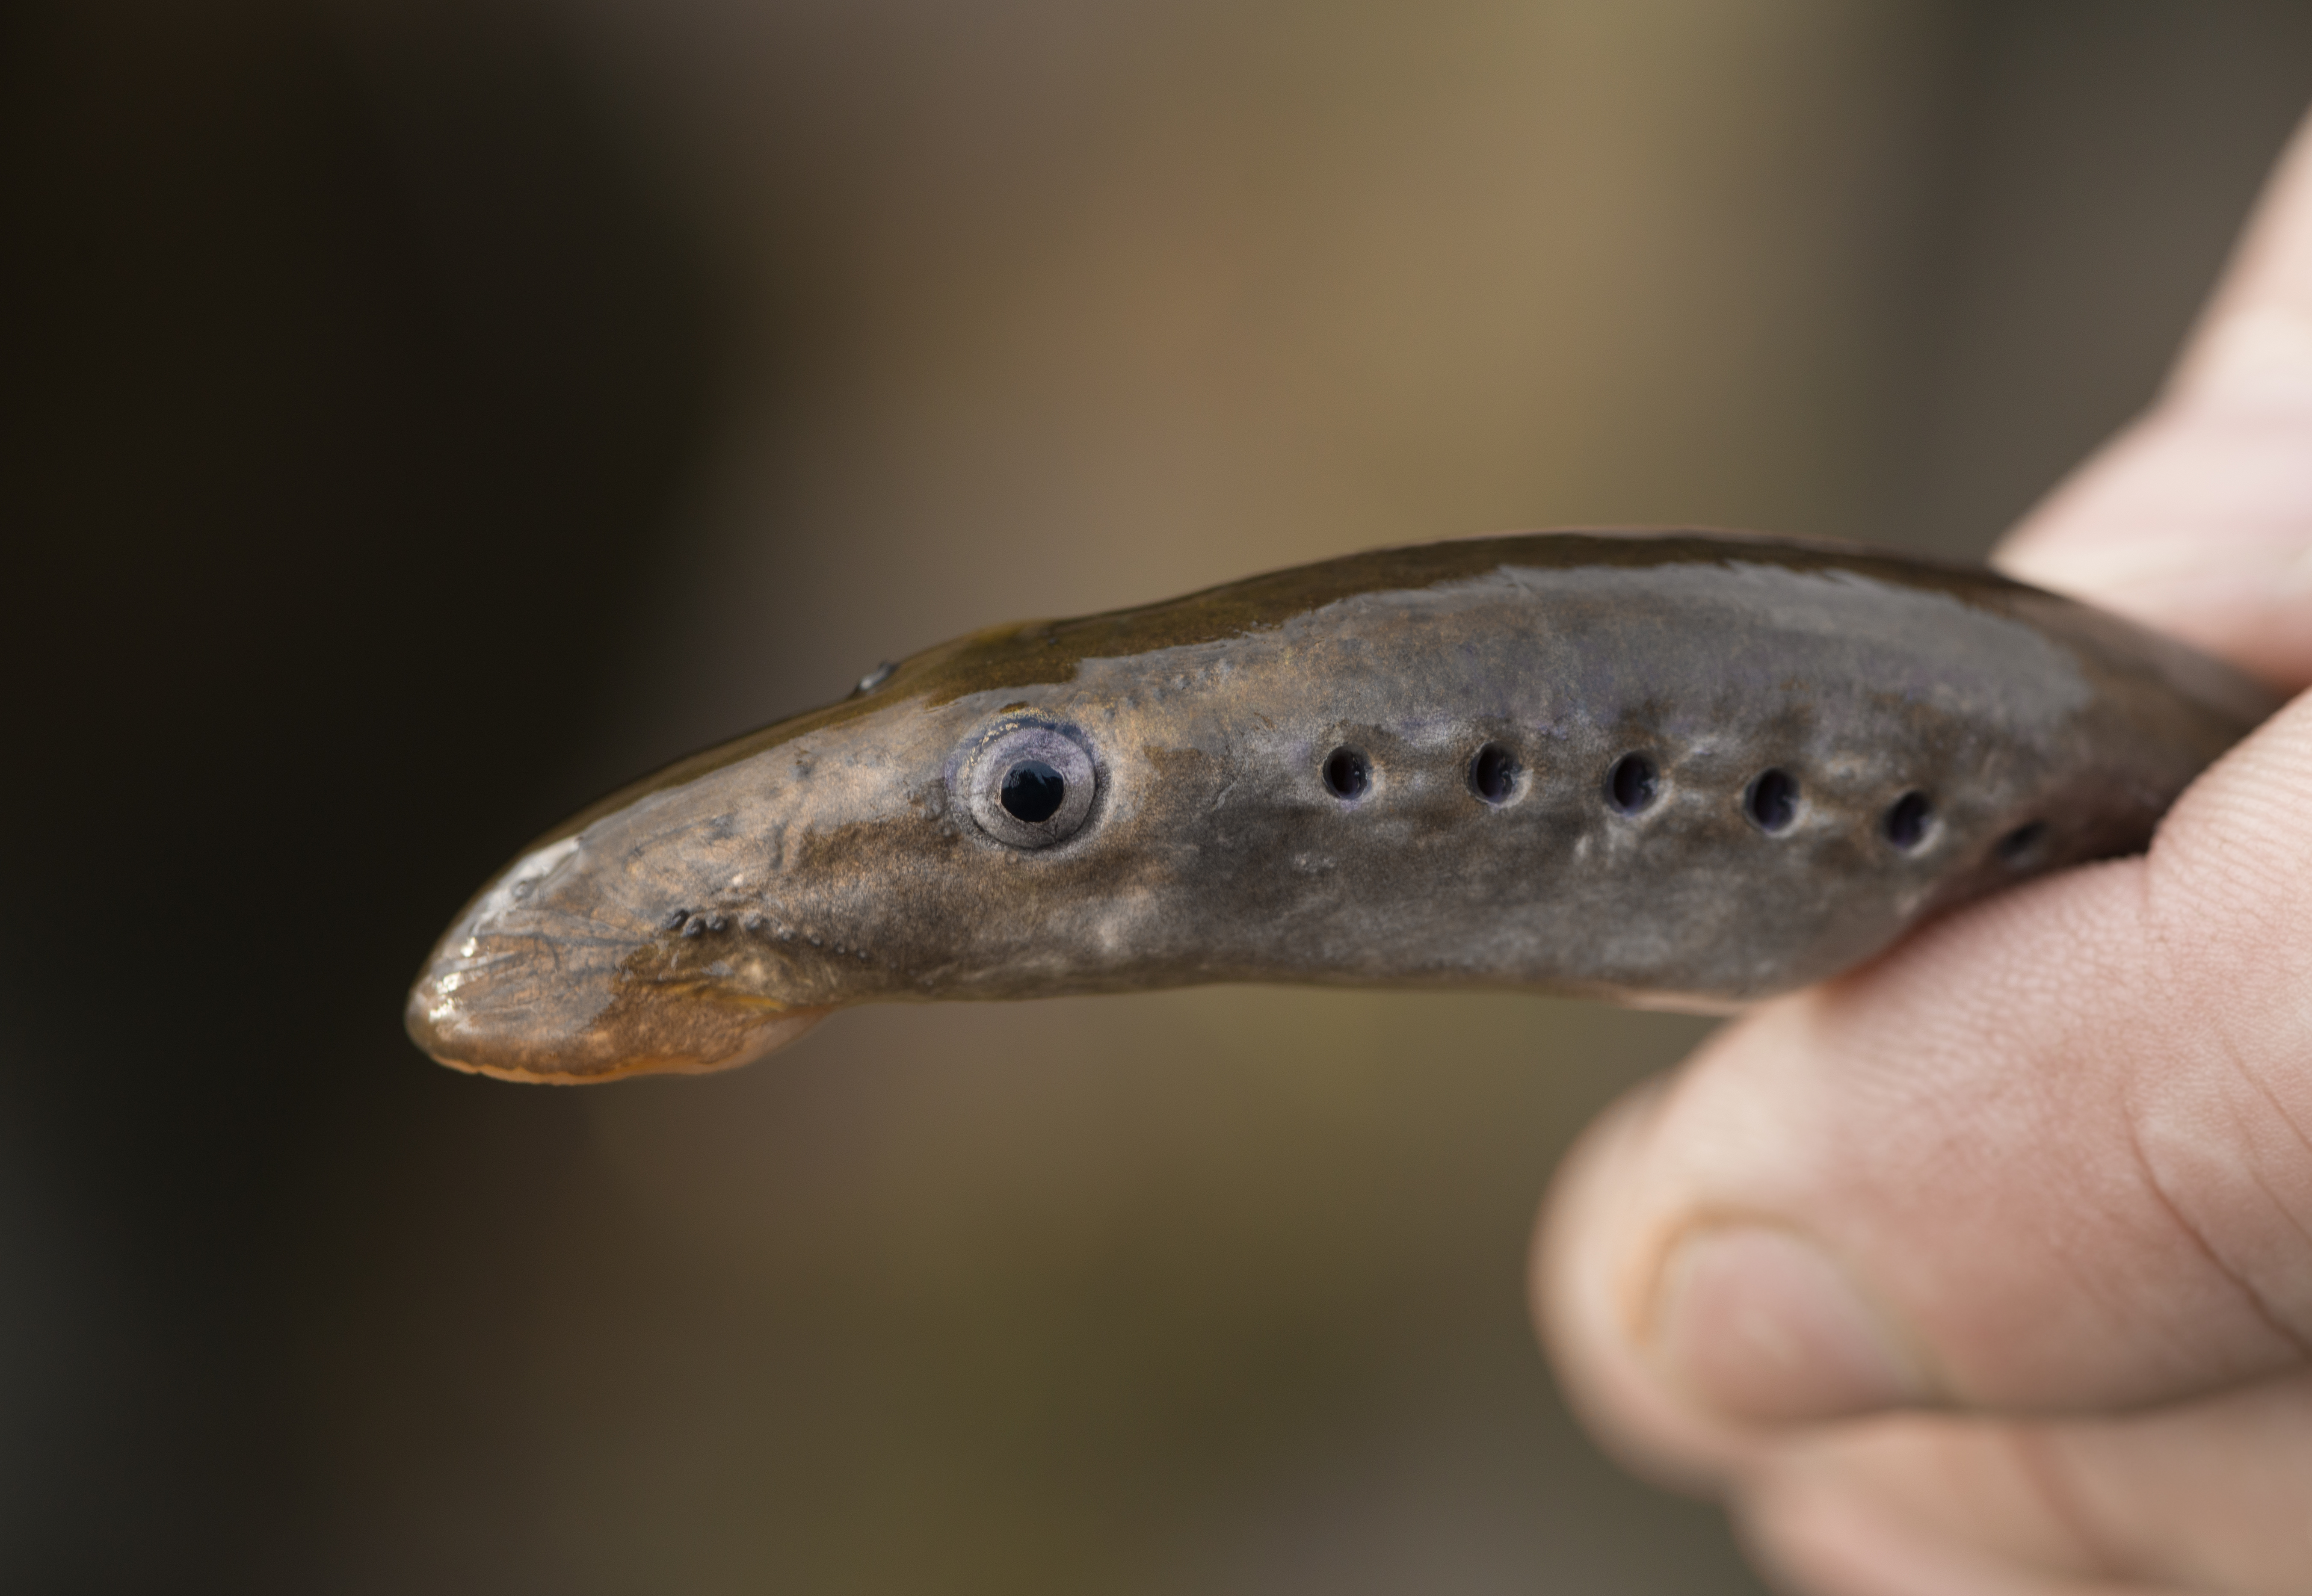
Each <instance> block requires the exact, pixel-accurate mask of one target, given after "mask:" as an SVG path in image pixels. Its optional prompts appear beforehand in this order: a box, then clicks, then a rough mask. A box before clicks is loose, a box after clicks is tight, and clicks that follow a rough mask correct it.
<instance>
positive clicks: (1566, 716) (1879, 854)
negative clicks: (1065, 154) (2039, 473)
mask: <svg viewBox="0 0 2312 1596" xmlns="http://www.w3.org/2000/svg"><path fill="white" fill-rule="evenodd" d="M2273 707H2274V704H2273V701H2272V699H2271V698H2270V696H2269V695H2268V694H2267V693H2264V691H2263V690H2262V689H2261V688H2259V687H2257V686H2255V685H2253V684H2252V683H2250V682H2248V681H2247V680H2246V678H2244V677H2241V676H2238V675H2237V674H2236V673H2234V672H2232V671H2231V670H2229V668H2227V667H2223V666H2220V665H2219V664H2217V663H2215V662H2214V661H2211V660H2210V659H2208V658H2204V657H2203V656H2200V655H2197V654H2194V653H2193V652H2192V651H2191V650H2187V649H2185V648H2183V647H2182V646H2180V645H2177V644H2175V643H2172V642H2169V641H2165V640H2163V639H2160V638H2158V637H2155V636H2153V635H2151V634H2150V633H2148V632H2143V631H2141V629H2139V628H2137V627H2134V626H2132V625H2131V624H2128V623H2125V622H2123V621H2120V620H2118V619H2116V618H2115V617H2113V616H2110V615H2104V614H2102V613H2100V612H2097V611H2095V610H2091V609H2089V608H2086V607H2084V606H2080V605H2078V604H2075V603H2072V602H2071V601H2069V600H2066V599H2062V598H2059V597H2054V596H2053V595H2051V594H2047V593H2044V592H2040V591H2038V590H2036V589H2031V588H2027V587H2024V586H2022V585H2020V584H2019V583H2016V582H2012V581H2009V580H2005V579H2003V578H2001V577H1997V576H1994V575H1992V574H1990V573H1988V572H1984V571H1969V570H1962V569H1957V568H1953V567H1947V566H1942V565H1936V564H1929V563H1921V562H1917V561H1913V560H1908V559H1904V558H1900V557H1897V556H1894V555H1890V554H1884V553H1878V552H1873V551H1870V550H1867V549H1862V548H1857V547H1847V546H1841V545H1823V544H1805V543H1792V542H1782V541H1770V540H1765V539H1742V538H1729V537H1721V536H1710V535H1704V534H1695V533H1677V534H1660V535H1647V536H1616V535H1601V534H1576V533H1560V534H1544V535H1535V536H1516V537H1498V538H1484V539H1473V540H1468V541H1463V542H1454V543H1445V544H1437V545H1428V546H1424V547H1416V548H1406V549H1391V550H1383V551H1379V552H1377V553H1373V554H1358V555H1353V556H1350V557H1348V558H1345V559H1339V560H1333V561H1327V562H1326V563H1321V564H1317V565H1309V566H1303V567H1300V568H1299V569H1296V570H1292V571H1279V572H1276V573H1274V574H1272V575H1268V576H1262V577H1256V578H1253V579H1251V580H1247V581H1241V582H1237V583H1234V584H1232V585H1230V586H1228V587H1223V588H1216V589H1212V590H1210V591H1208V592H1204V593H1200V594H1195V595H1193V596H1191V597H1186V598H1180V599H1176V600H1173V601H1171V602H1169V603H1166V604H1158V605H1152V606H1146V607H1144V608H1140V609H1132V610H1121V611H1117V612H1114V613H1112V614H1108V615H1094V616H1090V617H1088V618H1086V619H1082V620H1076V621H1060V622H1038V623H1029V624H1022V625H1015V626H1005V627H1000V628H996V629H994V630H990V631H986V632H976V633H974V634H972V635H971V636H968V637H966V638H963V639H960V640H959V641H955V642H951V643H947V644H944V645H942V646H941V647H939V648H935V649H932V650H927V651H925V652H924V653H922V654H918V655H916V656H915V657H914V658H910V659H908V660H906V661H905V662H904V663H902V664H900V665H898V667H891V668H888V669H886V670H884V671H880V672H878V673H877V674H876V675H875V676H871V677H870V678H869V679H868V680H867V681H866V682H863V683H862V685H861V688H860V690H859V691H858V692H856V693H854V694H853V695H852V696H851V697H849V698H847V699H845V700H844V701H843V702H840V703H836V704H833V705H830V706H828V708H826V709H822V710H819V711H813V712H811V713H810V714H806V715H801V716H797V717H795V718H794V719H793V720H785V721H782V722H781V723H779V724H777V725H775V726H772V727H769V728H765V729H763V730H761V731H758V732H755V733H753V734H751V735H750V736H748V737H741V738H740V739H738V740H737V741H735V742H732V743H730V744H727V745H725V746H722V747H720V748H716V749H714V750H712V751H710V752H708V753H705V754H699V755H696V756H695V757H693V758H691V759H689V760H686V761H684V762H682V763H679V764H676V765H674V766H671V767H670V768H669V769H667V770H665V771H662V772H660V773H659V774H657V775H655V776H653V777H651V778H649V779H648V780H646V781H642V782H640V783H637V784H636V785H635V786H634V787H631V788H629V789H626V790H625V791H623V792H620V793H618V794H616V795H614V796H613V797H611V798H609V799H607V800H605V801H604V802H602V803H601V804H599V805H597V806H596V807H593V808H592V809H590V810H588V811H587V812H585V813H584V814H582V815H579V816H577V817H576V818H575V819H574V820H572V821H571V822H569V823H568V824H565V825H564V826H563V827H561V828H560V829H559V830H558V831H556V832H554V833H550V834H549V835H548V836H547V837H546V838H545V839H543V840H542V841H541V842H539V843H537V844H536V845H534V846H533V847H532V848H531V849H530V850H528V851H526V852H525V853H524V854H523V855H522V856H521V858H520V859H516V860H515V861H514V862H513V863H512V864H511V865H509V866H508V867H507V868H505V869H504V871H503V872H501V873H500V874H499V875H498V876H497V877H496V878H495V880H493V881H492V882H490V883H489V885H486V887H485V888H484V889H483V890H482V892H481V894H479V895H478V896H477V898H476V899H475V900H474V901H473V902H472V903H469V905H468V906H467V907H466V909H465V910H464V911H463V912H462V913H460V915H459V917H458V919H457V920H456V921H455V923H454V924H453V925H452V926H451V929H450V930H449V931H448V932H447V933H446V934H445V935H444V936H443V937H442V940H441V942H440V944H439V945H438V946H436V947H435V948H434V953H433V955H432V957H431V958H430V959H429V960H428V961H427V963H426V965H425V970H424V971H423V972H422V973H421V974H420V976H419V978H418V981H417V983H416V987H415V989H414V990H412V991H411V993H410V998H409V1003H408V1007H407V1024H408V1028H409V1033H410V1035H411V1036H412V1037H413V1038H414V1039H415V1040H416V1042H417V1044H418V1045H419V1046H420V1047H422V1048H424V1049H425V1051H427V1052H428V1053H431V1054H432V1055H433V1056H434V1058H436V1059H438V1060H441V1061H442V1063H445V1064H448V1065H451V1066H452V1067H453V1068H460V1069H469V1070H477V1071H479V1072H481V1073H484V1074H488V1075H496V1076H502V1077H509V1078H513V1079H521V1080H540V1081H563V1082H574V1081H592V1080H603V1079H608V1078H610V1077H617V1076H621V1075H629V1074H635V1073H639V1072H645V1071H664V1070H676V1071H696V1070H707V1069H719V1068H727V1067H729V1066H731V1065H734V1064H740V1063H743V1062H745V1061H747V1060H749V1059H752V1058H755V1057H758V1056H759V1055H760V1054H762V1053H764V1052H766V1051H769V1050H770V1049H771V1048H774V1047H775V1046H777V1045H779V1044H780V1043H782V1042H785V1041H788V1040H790V1039H792V1038H793V1036H795V1035H797V1034H799V1033H801V1031H803V1030H805V1029H807V1028H808V1027H809V1026H810V1025H812V1024H813V1023H815V1022H816V1021H817V1020H818V1019H819V1017H820V1016H823V1015H825V1014H826V1013H827V1012H828V1010H830V1009H834V1008H838V1007H844V1006H845V1005H849V1004H854V1003H874V1002H890V1001H898V1000H907V999H971V998H977V999H994V998H1036V997H1047V996H1054V995H1058V994H1064V993H1083V992H1114V991H1134V990H1146V989H1151V988H1158V987H1174V986H1183V985H1188V984H1193V983H1197V982H1205V981H1294V982H1318V983H1326V984H1334V985H1353V986H1367V985H1388V986H1399V987H1416V986H1417V987H1464V988H1476V987H1494V988H1502V987H1508V988H1522V989H1527V990H1537V991H1551V992H1561V993H1572V994H1583V995H1589V996H1596V997H1603V998H1608V999H1618V1000H1623V1001H1633V1002H1641V1003H1649V1004H1655V1005H1666V1006H1678V1007H1731V1006H1735V1005H1738V1004H1740V1003H1743V1002H1745V1001H1747V1000H1749V999H1755V998H1759V997H1763V996H1765V995H1767V994H1770V993H1773V992H1778V991H1782V990H1788V989H1791V988H1793V987H1798V986H1802V985H1805V984H1807V983H1808V982H1811V981H1819V980H1822V979H1824V978H1825V977H1826V976H1830V975H1834V974H1835V973H1837V972H1840V971H1842V970H1844V969H1846V968H1849V967H1851V966H1852V965H1854V964H1859V963H1861V962H1862V961H1863V960H1866V959H1868V958H1870V957H1871V956H1873V955H1876V954H1878V953H1879V952H1880V951H1882V950H1883V949H1885V948H1886V947H1887V946H1888V945H1889V944H1891V943H1892V942H1894V941H1895V940H1896V938H1899V937H1900V936H1901V935H1902V934H1903V933H1904V931H1905V929H1908V928H1909V927H1911V926H1913V925H1914V924H1916V923H1917V922H1918V921H1919V920H1921V919H1922V918H1923V917H1925V916H1928V915H1931V914H1933V913H1935V912H1937V911H1940V910H1942V909H1945V908H1948V907H1949V906H1951V905H1953V904H1955V903H1962V902H1964V901H1966V900H1967V899H1970V898H1973V897H1975V896H1978V895H1980V894H1984V893H1985V892H1989V891H1992V890H1994V889H1996V888H1997V887H1999V886H2000V885H2003V884H2006V883H2010V882H2012V881H2015V880H2018V879H2019V878H2022V877H2024V876H2030V875H2033V874H2036V873H2040V872H2044V871H2046V870H2051V869H2056V868H2062V867H2063V866H2065V865H2068V864H2072V863H2076V862H2079V861H2081V860H2085V859H2096V858H2100V857H2105V856H2108V855H2113V854H2120V853H2126V852H2131V851H2133V850H2139V849H2141V848H2142V847H2143V846H2144V845H2145V843H2146V842H2147V841H2148V840H2149V838H2150V834H2151V831H2152V828H2153V826H2154V825H2155V824H2156V823H2157V822H2158V820H2159V816H2160V815H2162V814H2163V813H2164V812H2165V811H2166V810H2167V808H2168V805H2169V804H2170V803H2171V802H2173V800H2174V799H2175V798H2176V794H2177V793H2178V792H2179V791H2181V790H2182V789H2183V788H2184V786H2185V784H2186V783H2187V782H2189V781H2191V780H2192V778H2193V777H2194V775H2195V774H2197V773H2198V772H2200V771H2201V770H2202V769H2203V768H2204V767H2205V766H2206V765H2207V764H2208V763H2210V762H2211V760H2213V759H2214V758H2215V757H2216V756H2217V755H2218V754H2220V753H2221V752H2222V751H2223V750H2224V749H2225V748H2227V747H2229V746H2230V745H2231V744H2232V743H2233V742H2235V741H2237V740H2238V738H2239V737H2241V736H2242V735H2243V734H2244V733H2245V732H2246V730H2247V729H2248V728H2250V727H2252V726H2254V725H2255V723H2256V722H2257V721H2258V720H2261V719H2263V718H2264V715H2266V714H2267V713H2269V712H2270V711H2271V710H2272V709H2273Z"/></svg>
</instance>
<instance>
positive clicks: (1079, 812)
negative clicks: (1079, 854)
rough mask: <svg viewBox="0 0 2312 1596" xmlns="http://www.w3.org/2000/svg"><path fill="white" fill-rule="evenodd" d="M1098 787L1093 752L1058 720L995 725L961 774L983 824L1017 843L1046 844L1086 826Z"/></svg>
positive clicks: (990, 831) (1028, 845)
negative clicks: (1052, 723)
mask: <svg viewBox="0 0 2312 1596" xmlns="http://www.w3.org/2000/svg"><path fill="white" fill-rule="evenodd" d="M963 789H964V801H965V804H966V806H967V807H968V808H969V809H970V810H971V817H972V819H973V820H975V821H976V822H977V823H978V824H979V829H980V830H982V831H984V832H985V833H987V834H988V835H989V836H991V837H993V838H994V839H995V840H996V841H997V842H1007V843H1009V844H1011V846H1012V847H1014V848H1048V847H1050V846H1051V845H1052V844H1053V843H1055V842H1065V841H1066V840H1067V839H1068V838H1070V837H1073V835H1075V834H1076V833H1078V832H1080V831H1082V829H1083V824H1084V822H1085V821H1086V820H1089V819H1090V817H1091V801H1092V798H1094V797H1095V796H1096V795H1097V793H1098V790H1099V772H1098V771H1097V770H1096V769H1095V768H1094V767H1093V765H1092V762H1091V755H1090V754H1089V753H1087V752H1085V750H1084V746H1083V745H1082V743H1079V742H1077V741H1076V739H1075V738H1074V737H1071V736H1069V735H1068V734H1067V733H1066V732H1064V731H1062V730H1060V729H1059V728H1057V727H1054V726H1020V725H1016V724H1015V725H1010V726H1003V727H999V728H996V730H995V731H994V732H993V733H992V734H990V736H989V737H988V738H987V740H986V742H985V743H983V744H982V745H981V746H980V747H979V750H978V752H977V753H976V754H973V755H972V757H971V760H970V763H968V765H967V766H966V768H965V772H964V778H963Z"/></svg>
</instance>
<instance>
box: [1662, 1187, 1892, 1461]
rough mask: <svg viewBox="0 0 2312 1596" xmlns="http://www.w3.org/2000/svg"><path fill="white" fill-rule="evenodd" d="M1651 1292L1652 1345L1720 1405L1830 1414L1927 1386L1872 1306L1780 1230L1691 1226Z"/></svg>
mask: <svg viewBox="0 0 2312 1596" xmlns="http://www.w3.org/2000/svg"><path fill="white" fill-rule="evenodd" d="M1654 1300H1655V1308H1654V1318H1653V1338H1652V1339H1653V1346H1654V1351H1655V1354H1656V1356H1659V1357H1660V1359H1661V1360H1662V1363H1663V1364H1664V1365H1665V1366H1666V1368H1667V1370H1668V1374H1669V1375H1670V1378H1671V1379H1672V1380H1674V1381H1675V1382H1677V1384H1678V1385H1679V1386H1681V1387H1682V1388H1684V1390H1685V1391H1686V1394H1687V1395H1688V1396H1690V1397H1692V1398H1693V1399H1694V1400H1696V1401H1698V1402H1700V1403H1702V1404H1703V1405H1704V1406H1706V1407H1709V1408H1715V1409H1717V1410H1718V1411H1719V1412H1720V1413H1722V1414H1724V1415H1726V1416H1728V1417H1733V1418H1744V1419H1763V1420H1767V1421H1778V1422H1785V1423H1787V1422H1793V1421H1797V1420H1801V1419H1820V1418H1831V1417H1836V1416H1838V1415H1840V1414H1847V1413H1862V1412H1868V1411H1870V1410H1871V1409H1873V1408H1891V1407H1899V1406H1903V1405H1905V1404H1909V1403H1915V1402H1919V1401H1922V1400H1925V1399H1926V1397H1927V1384H1926V1382H1925V1381H1924V1380H1923V1379H1922V1377H1921V1374H1920V1372H1919V1370H1918V1368H1917V1366H1916V1365H1915V1363H1914V1361H1913V1360H1912V1359H1911V1358H1910V1357H1909V1356H1906V1355H1905V1352H1904V1350H1903V1347H1902V1346H1901V1343H1900V1342H1899V1341H1898V1340H1897V1339H1896V1338H1895V1336H1894V1335H1893V1334H1892V1332H1891V1331H1889V1330H1888V1329H1887V1325H1886V1323H1885V1321H1884V1320H1882V1319H1881V1317H1880V1316H1879V1314H1878V1311H1877V1310H1876V1309H1874V1308H1872V1307H1871V1306H1870V1304H1869V1303H1868V1302H1867V1301H1866V1300H1865V1299H1864V1297H1863V1296H1862V1295H1861V1293H1860V1292H1858V1291H1857V1290H1856V1289H1855V1287H1854V1286H1853V1285H1852V1282H1850V1281H1849V1280H1848V1279H1847V1278H1846V1274H1845V1272H1844V1271H1843V1269H1840V1268H1839V1267H1838V1266H1837V1265H1836V1264H1835V1263H1834V1262H1832V1261H1831V1260H1830V1259H1829V1258H1828V1257H1827V1256H1826V1255H1825V1254H1824V1253H1823V1252H1821V1251H1820V1250H1819V1249H1818V1248H1817V1247H1816V1246H1814V1245H1813V1243H1809V1242H1808V1241H1806V1240H1804V1239H1802V1238H1801V1237H1800V1236H1798V1235H1795V1234H1791V1232H1789V1231H1786V1230H1777V1229H1774V1228H1773V1227H1771V1226H1767V1225H1712V1226H1709V1227H1707V1228H1704V1229H1700V1230H1696V1231H1694V1232H1691V1233H1690V1234H1687V1235H1686V1237H1685V1239H1684V1240H1682V1241H1680V1242H1679V1243H1677V1247H1676V1248H1675V1249H1674V1250H1673V1251H1672V1252H1671V1253H1670V1255H1669V1257H1668V1260H1667V1261H1666V1262H1665V1263H1664V1264H1663V1266H1662V1271H1661V1275H1660V1280H1659V1282H1658V1283H1657V1285H1656V1287H1655V1299H1654Z"/></svg>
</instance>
